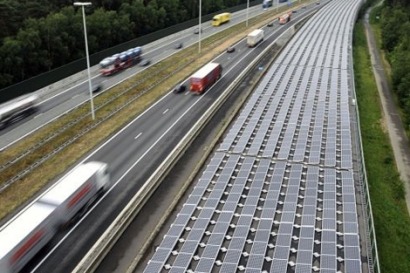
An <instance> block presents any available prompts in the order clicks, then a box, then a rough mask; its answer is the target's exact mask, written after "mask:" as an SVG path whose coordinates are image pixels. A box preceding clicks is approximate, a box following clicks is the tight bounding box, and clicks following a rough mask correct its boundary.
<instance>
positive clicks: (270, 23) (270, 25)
mask: <svg viewBox="0 0 410 273" xmlns="http://www.w3.org/2000/svg"><path fill="white" fill-rule="evenodd" d="M273 24H274V22H273V21H270V22H269V23H268V24H267V25H266V26H268V27H273Z"/></svg>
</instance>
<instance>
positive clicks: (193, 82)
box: [189, 63, 222, 95]
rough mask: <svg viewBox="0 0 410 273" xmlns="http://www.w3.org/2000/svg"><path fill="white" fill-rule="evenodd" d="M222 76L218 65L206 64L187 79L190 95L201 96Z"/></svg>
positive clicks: (220, 67)
mask: <svg viewBox="0 0 410 273" xmlns="http://www.w3.org/2000/svg"><path fill="white" fill-rule="evenodd" d="M221 74H222V66H221V65H220V64H218V63H208V64H207V65H205V66H204V67H202V68H201V69H199V70H198V71H197V72H195V73H194V74H193V75H192V76H191V77H190V79H189V82H190V88H189V90H190V91H191V92H192V93H196V94H199V95H200V94H203V93H204V92H205V90H206V89H207V88H208V87H210V86H211V85H212V84H214V83H215V82H216V81H217V80H218V79H219V78H220V77H221Z"/></svg>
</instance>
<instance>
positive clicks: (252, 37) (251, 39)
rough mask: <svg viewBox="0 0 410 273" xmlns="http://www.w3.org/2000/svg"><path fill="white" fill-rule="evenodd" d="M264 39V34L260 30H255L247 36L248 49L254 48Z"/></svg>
mask: <svg viewBox="0 0 410 273" xmlns="http://www.w3.org/2000/svg"><path fill="white" fill-rule="evenodd" d="M263 38H264V32H263V30H262V29H255V30H254V31H252V32H251V33H249V34H248V36H247V39H246V43H247V44H248V47H254V46H256V45H257V44H258V43H259V42H260V41H262V40H263Z"/></svg>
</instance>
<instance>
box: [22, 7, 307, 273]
mask: <svg viewBox="0 0 410 273" xmlns="http://www.w3.org/2000/svg"><path fill="white" fill-rule="evenodd" d="M300 14H302V12H299V13H298V14H296V15H295V20H293V21H291V23H289V24H287V25H285V26H283V27H280V28H278V25H275V27H272V28H266V29H265V40H264V41H263V42H262V43H260V44H259V45H258V46H257V47H255V48H253V49H249V48H247V46H246V44H245V41H242V42H240V43H239V44H237V45H236V51H235V52H234V53H230V54H228V53H225V54H222V55H221V56H219V57H217V58H216V59H215V60H214V61H215V62H219V63H222V64H223V67H224V73H223V77H222V78H221V79H220V80H219V81H218V82H217V83H216V84H215V85H214V86H213V87H212V88H210V89H209V90H208V91H207V92H206V93H205V94H204V95H202V96H196V95H192V94H190V93H183V94H178V95H176V94H173V93H169V94H167V95H166V96H164V97H163V98H162V99H160V100H159V101H158V102H157V103H156V104H154V105H152V106H151V107H150V108H149V109H148V110H147V111H146V112H144V113H143V114H142V115H140V116H139V117H137V118H136V119H135V120H134V121H132V122H131V123H130V124H129V125H128V126H126V127H125V128H123V129H122V130H121V131H120V132H118V133H117V134H116V135H115V136H113V137H112V138H111V139H110V140H108V141H107V142H106V143H105V144H103V145H102V146H101V147H99V148H98V149H97V150H96V151H94V152H93V153H92V154H90V155H89V156H88V157H87V158H85V159H84V160H85V161H90V160H98V161H103V162H107V163H109V165H110V169H111V170H112V173H111V175H112V181H113V186H112V187H111V189H110V190H109V191H108V192H107V193H106V194H105V195H104V196H103V197H102V198H101V199H99V200H98V202H97V203H96V204H95V206H93V207H92V208H91V209H90V210H89V212H88V213H87V215H86V216H85V217H84V218H82V219H81V220H80V221H78V222H77V223H76V225H75V226H73V227H71V228H69V229H67V230H66V231H65V232H61V233H60V234H59V235H58V236H57V237H56V238H54V239H53V241H52V242H51V243H50V244H49V245H48V246H47V247H46V248H45V249H44V251H42V252H41V253H40V254H39V255H38V257H36V258H35V259H33V261H32V262H31V263H30V264H29V265H28V266H27V267H26V268H25V269H24V270H23V271H24V272H71V270H72V269H73V268H74V267H75V266H76V264H77V263H78V262H79V260H80V259H81V258H82V257H83V256H84V255H85V253H86V252H87V251H88V249H89V248H90V247H91V246H92V245H93V244H94V242H95V241H96V240H97V239H98V238H99V236H100V235H101V234H102V233H103V232H104V230H105V229H106V228H107V227H108V225H109V224H110V223H111V222H112V221H113V219H114V218H115V217H116V215H117V214H118V213H119V212H120V211H121V209H122V208H123V207H124V206H125V205H126V204H127V202H128V201H129V200H130V199H131V197H132V196H134V195H135V193H136V192H137V191H138V189H139V188H140V187H141V186H142V185H143V184H144V182H145V181H146V180H147V178H148V177H149V176H150V175H151V174H152V173H153V171H154V170H155V169H156V168H157V166H158V165H159V164H160V163H161V162H162V160H163V158H165V157H166V156H167V155H168V154H169V152H170V151H171V150H172V149H173V148H174V147H175V146H176V145H177V143H178V142H179V140H180V139H181V138H182V137H183V135H185V134H186V133H187V132H188V130H189V129H190V128H191V126H192V123H193V122H195V121H196V120H197V119H199V118H200V116H201V115H202V114H203V113H204V112H205V111H206V110H207V109H208V108H209V106H210V105H211V104H212V103H213V101H215V99H216V97H217V96H219V95H220V94H221V93H222V92H223V91H224V90H225V89H226V88H227V86H228V85H229V84H230V83H231V82H232V81H233V80H234V79H235V78H236V76H237V75H238V74H239V73H240V72H241V71H242V70H243V68H244V67H245V66H246V65H247V64H248V63H250V62H251V60H253V59H254V58H255V57H256V56H257V55H258V54H260V52H261V51H262V50H263V48H264V47H265V46H267V45H268V44H270V43H272V42H273V41H274V39H275V38H276V37H278V36H279V35H280V33H282V32H283V31H284V30H285V28H286V27H289V26H291V25H292V24H294V23H296V17H297V16H299V15H300Z"/></svg>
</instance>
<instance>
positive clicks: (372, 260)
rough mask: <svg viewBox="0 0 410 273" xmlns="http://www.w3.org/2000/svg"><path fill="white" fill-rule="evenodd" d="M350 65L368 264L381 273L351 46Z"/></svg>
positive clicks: (357, 13) (356, 16) (352, 27)
mask: <svg viewBox="0 0 410 273" xmlns="http://www.w3.org/2000/svg"><path fill="white" fill-rule="evenodd" d="M363 2H364V0H362V5H363ZM358 16H359V10H356V14H355V16H354V18H355V20H354V21H353V22H352V26H351V29H352V31H351V33H350V41H351V42H352V41H353V30H354V25H355V23H356V21H357V18H358ZM351 44H352V43H351ZM349 53H350V54H349V56H350V57H349V63H350V71H351V77H352V80H351V83H352V86H351V90H352V93H353V99H354V101H355V103H354V109H355V115H356V121H357V123H356V124H357V128H356V132H357V136H356V138H357V140H358V142H359V147H360V149H357V150H358V151H357V152H358V154H360V159H361V164H360V178H361V180H362V181H363V183H362V186H363V187H364V192H363V194H364V197H365V201H366V204H365V205H366V211H365V212H364V213H365V214H366V216H367V217H368V221H367V231H368V234H367V236H368V238H367V240H366V242H370V246H368V251H369V256H370V257H369V256H368V264H369V273H373V272H375V273H381V270H380V264H379V254H378V251H377V240H376V231H375V228H374V219H373V211H372V204H371V200H370V192H369V184H368V180H367V172H366V163H365V159H364V154H363V143H362V137H361V136H362V133H361V129H360V128H361V125H360V112H359V107H358V105H357V97H356V89H355V78H354V67H353V50H352V47H351V46H350V48H349Z"/></svg>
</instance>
